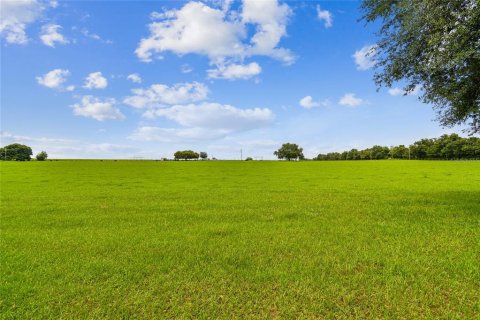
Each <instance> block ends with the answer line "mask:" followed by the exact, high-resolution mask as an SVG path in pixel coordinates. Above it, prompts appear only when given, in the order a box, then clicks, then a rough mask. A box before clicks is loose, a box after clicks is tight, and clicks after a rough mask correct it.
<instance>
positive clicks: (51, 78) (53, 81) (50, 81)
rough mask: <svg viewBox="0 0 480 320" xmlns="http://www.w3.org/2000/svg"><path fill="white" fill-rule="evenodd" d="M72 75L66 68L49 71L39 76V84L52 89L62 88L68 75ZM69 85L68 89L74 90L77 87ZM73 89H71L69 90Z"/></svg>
mask: <svg viewBox="0 0 480 320" xmlns="http://www.w3.org/2000/svg"><path fill="white" fill-rule="evenodd" d="M69 75H70V71H68V70H66V69H55V70H52V71H50V72H47V73H46V74H44V75H43V76H41V77H37V78H36V79H37V82H38V84H40V85H42V86H45V87H47V88H51V89H62V87H63V84H64V83H65V81H67V77H68V76H69ZM71 87H72V86H68V87H67V91H72V90H73V89H74V88H75V87H73V88H71ZM69 89H71V90H69Z"/></svg>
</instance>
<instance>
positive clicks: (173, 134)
mask: <svg viewBox="0 0 480 320" xmlns="http://www.w3.org/2000/svg"><path fill="white" fill-rule="evenodd" d="M227 134H228V132H227V131H224V130H209V129H204V128H159V127H150V126H144V127H140V128H138V129H136V130H135V131H134V132H133V133H132V134H131V135H130V136H129V137H128V138H129V139H131V140H137V141H159V142H195V141H202V140H203V141H205V140H214V139H219V138H223V137H225V135H227Z"/></svg>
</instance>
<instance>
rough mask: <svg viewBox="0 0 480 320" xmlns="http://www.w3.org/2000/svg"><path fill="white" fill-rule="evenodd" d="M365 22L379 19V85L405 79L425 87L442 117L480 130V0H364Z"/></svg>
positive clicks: (425, 94) (449, 122) (473, 130)
mask: <svg viewBox="0 0 480 320" xmlns="http://www.w3.org/2000/svg"><path fill="white" fill-rule="evenodd" d="M362 9H363V11H364V17H363V18H364V19H365V20H366V21H367V22H375V21H380V22H381V24H380V26H381V27H380V30H379V36H380V39H379V41H378V42H377V44H376V47H375V49H374V52H372V53H373V54H374V59H375V60H376V61H377V63H376V69H377V72H376V73H375V76H374V80H375V82H376V84H377V85H378V87H380V86H387V87H391V86H392V85H393V84H394V83H395V82H397V81H401V80H404V81H406V87H405V91H406V93H408V92H412V91H413V90H416V89H417V88H418V87H421V88H422V91H423V95H422V97H421V99H422V100H423V101H424V102H426V103H431V104H433V106H434V108H435V109H436V110H437V112H438V120H439V121H440V124H441V125H443V126H447V127H451V126H454V125H457V124H464V123H468V125H469V126H470V132H471V133H479V132H480V85H479V83H480V50H479V43H480V31H479V30H480V3H479V1H478V0H448V1H447V0H395V1H393V0H363V2H362Z"/></svg>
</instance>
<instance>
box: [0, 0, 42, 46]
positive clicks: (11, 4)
mask: <svg viewBox="0 0 480 320" xmlns="http://www.w3.org/2000/svg"><path fill="white" fill-rule="evenodd" d="M43 10H44V3H43V2H41V1H37V0H2V1H0V34H1V36H2V37H3V38H4V39H5V40H6V42H8V43H16V44H25V43H27V42H28V36H27V33H26V28H27V26H28V25H29V24H31V23H32V22H34V21H35V20H37V19H38V18H39V17H40V16H41V13H42V11H43Z"/></svg>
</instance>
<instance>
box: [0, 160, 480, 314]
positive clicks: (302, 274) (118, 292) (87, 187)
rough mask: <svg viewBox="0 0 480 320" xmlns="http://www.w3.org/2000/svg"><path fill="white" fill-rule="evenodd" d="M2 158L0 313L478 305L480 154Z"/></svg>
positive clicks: (402, 310) (448, 310)
mask: <svg viewBox="0 0 480 320" xmlns="http://www.w3.org/2000/svg"><path fill="white" fill-rule="evenodd" d="M0 168H1V257H0V263H1V277H0V299H1V304H0V317H1V318H4V319H9V318H19V319H20V318H22V319H33V318H38V319H47V318H55V319H59V318H65V319H71V318H112V319H118V318H144V319H153V318H169V319H171V318H200V319H202V318H223V319H232V318H259V319H266V318H302V319H303V318H319V319H322V318H325V319H333V318H338V319H352V318H358V319H365V318H379V319H386V318H395V319H418V318H427V319H429V318H445V319H447V318H448V319H478V318H479V317H480V162H478V161H477V162H474V161H470V162H466V161H465V162H463V161H394V160H390V161H354V162H350V161H338V162H274V161H251V162H245V161H243V162H240V161H205V162H201V161H195V162H162V161H47V162H33V161H32V162H30V163H20V162H3V163H0Z"/></svg>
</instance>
